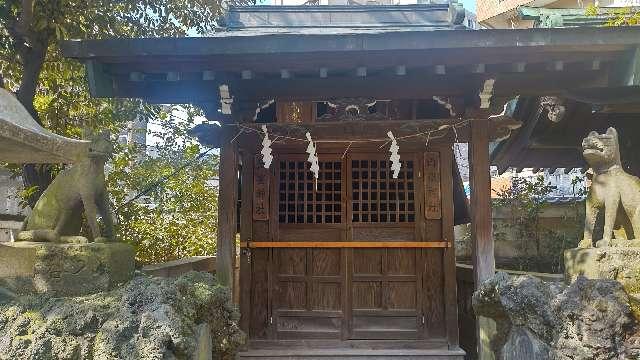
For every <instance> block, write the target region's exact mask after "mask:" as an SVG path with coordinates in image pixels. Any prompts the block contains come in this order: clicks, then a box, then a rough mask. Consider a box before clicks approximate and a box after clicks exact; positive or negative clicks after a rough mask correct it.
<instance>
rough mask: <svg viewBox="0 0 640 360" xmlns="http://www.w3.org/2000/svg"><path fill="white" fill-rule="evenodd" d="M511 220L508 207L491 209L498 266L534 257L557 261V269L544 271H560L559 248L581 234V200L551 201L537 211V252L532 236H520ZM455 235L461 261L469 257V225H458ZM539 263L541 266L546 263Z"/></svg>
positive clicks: (582, 216)
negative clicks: (538, 242) (552, 202)
mask: <svg viewBox="0 0 640 360" xmlns="http://www.w3.org/2000/svg"><path fill="white" fill-rule="evenodd" d="M513 223H514V219H513V218H512V215H511V212H510V211H509V209H504V208H494V210H493V234H494V235H493V236H494V244H495V257H496V261H497V263H498V264H499V265H502V266H510V264H518V263H521V262H522V261H521V259H523V258H527V257H529V258H532V259H534V258H536V257H539V258H540V260H541V261H542V260H544V262H545V264H546V262H549V263H553V264H556V265H555V266H556V268H554V269H548V270H546V271H560V270H561V269H560V268H557V266H559V264H561V263H562V251H563V250H564V249H568V248H574V247H575V246H576V245H577V243H578V241H579V240H580V239H579V238H580V237H581V235H582V228H583V226H584V225H583V224H584V203H582V202H579V203H573V202H567V203H558V204H550V205H548V206H547V208H546V209H545V210H544V211H543V212H542V213H541V214H540V217H539V226H538V229H539V230H538V234H540V252H539V253H538V251H537V248H536V243H535V241H534V240H533V239H529V238H528V239H522V238H521V237H520V236H519V234H518V229H517V228H514V227H513V226H510V225H511V224H513ZM455 235H456V237H455V238H456V257H457V258H458V259H459V260H460V261H463V262H468V261H470V259H471V236H470V233H469V228H468V226H464V225H462V226H458V227H456V231H455ZM545 264H542V265H545Z"/></svg>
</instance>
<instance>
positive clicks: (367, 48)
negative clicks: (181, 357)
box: [63, 3, 640, 359]
mask: <svg viewBox="0 0 640 360" xmlns="http://www.w3.org/2000/svg"><path fill="white" fill-rule="evenodd" d="M464 20H465V17H464V11H463V10H462V9H461V7H460V6H459V4H456V3H452V4H429V5H407V6H374V5H367V6H310V5H306V6H297V7H296V6H292V7H287V6H256V7H241V8H231V9H230V10H229V12H228V15H227V22H226V26H227V28H226V30H225V31H221V32H218V33H215V34H214V35H212V36H211V37H203V38H176V39H114V40H82V41H68V42H66V43H65V44H64V49H63V51H64V55H65V56H67V57H71V58H75V59H78V60H80V61H82V62H84V64H86V68H87V72H88V79H89V84H90V88H91V91H92V94H93V96H96V97H125V98H142V99H145V100H147V101H150V102H155V103H191V104H195V105H198V106H201V107H202V109H203V110H204V112H205V115H206V116H207V118H208V119H209V120H212V121H214V120H215V121H218V122H219V123H220V124H221V127H216V126H214V125H209V126H206V125H202V126H199V127H197V128H196V129H195V131H194V132H195V133H196V135H198V137H199V138H200V140H201V142H203V143H204V144H207V145H210V146H215V147H220V194H219V231H218V234H217V240H218V256H217V265H218V277H219V279H220V281H222V282H223V283H224V284H232V281H233V279H232V278H233V271H232V266H233V262H234V261H235V260H234V259H235V255H236V254H240V257H239V259H240V260H239V261H240V275H239V283H240V285H239V288H238V289H235V291H239V298H240V312H241V321H240V325H241V327H242V329H243V330H244V331H245V332H246V333H247V334H248V338H249V342H248V344H247V346H246V349H245V351H244V352H242V353H241V354H240V357H241V358H260V357H262V358H285V357H286V358H304V357H305V356H306V357H307V358H313V359H319V358H332V359H341V358H345V359H352V358H380V359H383V358H384V359H389V358H393V357H394V356H398V357H399V358H403V359H409V358H411V359H414V358H415V359H419V358H423V359H445V358H451V359H462V357H463V353H464V352H463V351H462V350H461V349H460V348H459V338H458V330H459V329H458V321H457V310H456V309H457V304H456V301H457V299H456V278H455V277H456V271H455V253H454V249H453V244H454V238H453V227H454V223H455V222H456V219H457V220H458V221H463V219H464V218H465V212H466V199H465V198H464V197H460V194H461V192H460V191H457V189H459V184H460V180H459V179H458V172H457V170H456V167H455V162H454V150H453V149H452V145H453V143H454V142H468V143H470V146H469V149H470V167H471V171H470V180H471V187H472V194H471V199H470V205H471V206H470V208H471V222H472V229H473V239H474V269H475V270H474V271H475V279H476V283H479V282H481V281H483V280H484V279H486V278H488V277H490V276H491V275H492V274H493V272H494V261H493V242H492V237H491V231H492V225H491V207H490V206H491V205H490V185H489V184H490V182H489V180H490V179H489V143H490V142H491V141H494V140H496V139H504V138H506V137H508V136H509V134H510V132H511V131H512V130H514V129H516V128H518V127H519V126H520V125H521V124H520V123H519V122H517V121H514V120H513V119H511V118H510V117H509V114H510V113H509V112H508V111H507V112H503V109H504V105H505V104H506V103H507V102H508V101H509V100H510V99H513V98H514V97H517V96H535V97H538V96H562V95H563V94H566V93H573V94H578V93H579V94H581V95H584V96H586V95H590V94H599V93H606V92H609V91H619V92H623V93H624V94H626V95H627V96H636V97H637V96H640V88H639V87H638V85H639V83H640V73H639V71H640V58H639V56H638V50H637V49H638V46H640V28H602V29H595V28H580V29H527V30H470V29H467V28H465V27H464ZM586 98H588V96H587V97H586ZM263 126H264V127H263ZM265 129H266V130H265ZM307 134H308V135H309V137H307ZM391 136H393V138H394V139H395V141H393V140H392V138H391ZM309 139H311V140H312V142H313V144H312V146H310V143H309ZM396 145H397V149H398V150H397V152H398V155H399V156H400V160H399V162H400V168H399V169H398V168H396V166H395V164H394V163H395V161H394V159H393V158H394V157H395V156H394V155H395V154H394V153H395V149H396ZM307 150H309V151H310V152H311V153H312V154H313V156H311V161H308V160H309V158H310V155H309V153H307ZM264 154H267V155H264ZM269 154H270V155H272V156H273V161H272V162H271V163H270V164H268V165H269V166H268V168H265V166H264V157H265V156H266V158H267V159H268V158H269V156H268V155H269ZM315 155H317V177H316V175H315V173H314V171H313V170H315V161H314V160H315ZM267 162H268V161H267ZM395 172H397V176H395V175H396V174H394V173H395ZM456 194H458V201H455V199H456ZM238 204H239V205H238ZM238 207H239V210H238V211H237V209H238ZM237 233H239V239H240V241H239V243H237V242H236V234H237Z"/></svg>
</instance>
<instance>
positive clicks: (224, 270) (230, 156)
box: [216, 142, 238, 288]
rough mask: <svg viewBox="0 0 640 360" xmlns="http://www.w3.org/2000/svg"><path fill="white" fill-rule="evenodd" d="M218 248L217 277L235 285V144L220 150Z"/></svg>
mask: <svg viewBox="0 0 640 360" xmlns="http://www.w3.org/2000/svg"><path fill="white" fill-rule="evenodd" d="M218 177H219V179H220V180H219V187H218V239H217V246H218V251H217V254H216V277H217V278H218V282H219V283H220V284H221V285H225V286H228V287H230V288H231V287H232V286H233V271H234V268H233V264H234V259H235V255H236V254H235V243H236V224H237V223H236V206H237V202H238V160H237V155H236V150H235V148H234V146H233V144H229V143H228V142H227V143H225V145H224V146H223V147H222V148H221V149H220V167H219V171H218Z"/></svg>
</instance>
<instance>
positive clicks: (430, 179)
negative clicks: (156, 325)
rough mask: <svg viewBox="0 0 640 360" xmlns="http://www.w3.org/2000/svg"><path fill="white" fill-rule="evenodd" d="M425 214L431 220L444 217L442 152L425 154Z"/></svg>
mask: <svg viewBox="0 0 640 360" xmlns="http://www.w3.org/2000/svg"><path fill="white" fill-rule="evenodd" d="M424 181H425V192H424V194H425V195H424V196H425V199H424V216H425V218H426V219H429V220H438V219H441V218H442V194H441V188H440V154H439V153H437V152H427V153H425V154H424Z"/></svg>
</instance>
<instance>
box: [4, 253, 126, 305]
mask: <svg viewBox="0 0 640 360" xmlns="http://www.w3.org/2000/svg"><path fill="white" fill-rule="evenodd" d="M134 257H135V253H134V250H133V248H132V247H131V246H129V245H127V244H123V243H89V244H52V243H41V242H13V243H0V286H2V287H4V288H6V289H8V290H10V291H12V292H14V293H16V294H29V293H49V294H51V295H53V296H80V295H86V294H92V293H96V292H100V291H106V290H111V289H113V288H114V287H115V286H116V285H118V284H122V283H124V282H127V281H129V280H131V278H132V277H133V272H134V270H135V260H134Z"/></svg>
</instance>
